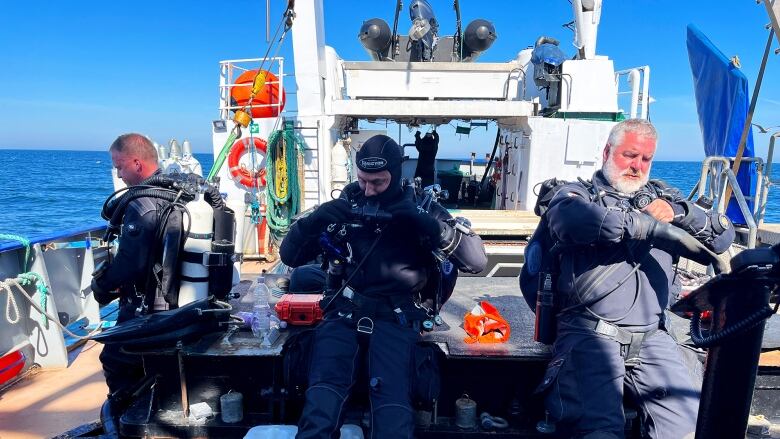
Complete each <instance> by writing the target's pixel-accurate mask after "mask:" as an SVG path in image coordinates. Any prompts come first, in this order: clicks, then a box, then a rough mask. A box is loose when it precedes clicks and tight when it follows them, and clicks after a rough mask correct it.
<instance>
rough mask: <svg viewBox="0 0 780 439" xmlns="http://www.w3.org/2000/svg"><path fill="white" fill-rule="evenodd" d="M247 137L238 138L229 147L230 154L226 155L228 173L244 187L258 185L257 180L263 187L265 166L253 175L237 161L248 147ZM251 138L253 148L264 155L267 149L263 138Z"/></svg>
mask: <svg viewBox="0 0 780 439" xmlns="http://www.w3.org/2000/svg"><path fill="white" fill-rule="evenodd" d="M249 139H250V138H249V137H244V138H243V139H238V140H236V142H235V143H233V146H231V147H230V154H229V155H228V170H229V171H230V175H232V176H233V178H236V179H238V181H240V182H241V184H243V185H244V186H246V187H258V184H257V183H258V181H259V182H260V186H259V187H264V186H265V168H263V169H261V170H260V172H258V173H257V177H253V176H252V174H251V173H250V172H249V170H248V169H247V168H246V166H241V164H240V163H239V159H241V156H242V155H244V153H245V152H246V151H247V150H248V149H249V148H248V146H249ZM251 139H252V140H253V142H254V145H255V149H257V150H258V151H260V152H261V153H262V154H263V155H265V154H266V151H267V145H266V142H265V140H263V139H261V138H259V137H252V138H251Z"/></svg>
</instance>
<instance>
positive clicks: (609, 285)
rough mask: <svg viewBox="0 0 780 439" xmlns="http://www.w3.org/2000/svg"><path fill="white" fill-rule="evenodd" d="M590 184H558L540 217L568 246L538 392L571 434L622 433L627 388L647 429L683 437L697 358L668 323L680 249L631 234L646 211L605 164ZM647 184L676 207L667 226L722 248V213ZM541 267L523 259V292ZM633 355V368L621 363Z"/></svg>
mask: <svg viewBox="0 0 780 439" xmlns="http://www.w3.org/2000/svg"><path fill="white" fill-rule="evenodd" d="M593 183H595V185H594V186H593V187H586V185H584V184H582V183H570V184H567V185H565V186H563V187H562V188H561V189H560V190H559V191H558V192H557V194H556V195H555V196H554V197H553V198H552V200H551V202H550V205H549V211H547V213H546V214H545V218H543V222H545V221H546V224H545V226H547V227H548V228H547V229H543V228H541V227H540V230H539V232H540V233H549V234H550V236H551V238H552V239H553V240H554V241H557V242H559V243H561V244H563V245H566V246H568V248H567V249H566V250H565V251H563V253H562V254H561V256H560V267H559V270H560V271H559V277H558V282H557V292H556V298H557V299H556V300H560V301H561V303H560V307H559V310H561V311H560V313H559V314H558V328H557V329H558V336H557V339H556V340H555V343H554V345H553V359H552V361H551V362H550V364H549V366H548V369H547V373H546V375H545V378H544V380H543V382H542V384H541V386H540V391H545V392H546V406H547V410H548V411H549V412H550V415H551V417H552V419H553V420H555V421H556V422H557V423H558V424H559V426H560V428H561V429H562V430H564V432H565V433H566V434H570V435H571V436H573V437H585V438H622V437H623V435H624V433H623V429H624V424H625V417H624V413H623V406H622V404H623V391H624V388H625V389H626V390H628V392H629V394H630V395H631V397H633V399H634V400H635V401H636V403H637V405H638V406H639V408H640V410H641V411H642V416H643V419H644V421H645V424H646V425H647V427H648V431H649V434H650V436H651V437H653V438H680V437H683V436H685V435H686V434H688V433H691V432H693V431H694V430H695V429H696V415H697V412H698V405H699V395H700V392H701V368H700V366H701V365H700V364H697V363H696V362H695V361H690V360H691V357H690V356H689V355H687V353H688V352H686V348H684V347H682V346H678V345H677V343H676V342H675V341H674V340H673V339H672V337H671V336H670V335H669V334H668V333H667V332H666V330H665V327H664V310H666V308H667V307H668V305H669V302H670V299H674V298H675V297H676V296H677V295H678V294H679V292H680V284H679V282H678V279H677V276H676V273H675V267H674V257H675V256H676V255H672V254H669V253H667V252H666V251H664V250H661V249H659V248H653V247H652V246H651V243H650V242H648V241H644V240H639V239H636V237H637V236H640V235H641V232H640V230H639V228H641V218H639V216H641V215H646V214H645V213H643V212H641V211H639V210H637V209H636V208H633V207H631V205H630V202H629V199H628V197H627V196H625V195H622V194H620V193H618V192H617V191H616V190H615V189H614V188H612V187H611V186H610V185H609V183H608V182H607V180H606V178H605V177H604V175H603V174H602V173H601V171H598V172H597V173H596V174H595V175H594V176H593ZM643 190H645V191H647V192H652V193H656V194H658V195H661V196H662V197H663V198H664V199H665V200H667V202H668V203H669V204H670V205H671V207H672V209H673V210H674V213H675V217H674V220H673V221H672V224H673V225H675V226H677V227H679V228H682V229H683V230H685V231H686V232H688V233H689V234H690V235H691V236H693V237H695V238H696V239H697V240H699V241H700V242H702V243H703V244H705V245H706V246H707V247H708V248H709V249H711V250H713V251H714V252H716V253H722V252H724V251H725V250H727V249H728V247H729V245H730V244H731V242H732V241H733V239H734V233H735V232H734V228H733V226H732V225H731V223H730V222H729V221H728V219H726V218H725V217H723V216H721V215H718V214H716V213H713V212H710V211H705V210H703V209H701V208H699V207H698V206H696V205H694V204H693V203H691V202H689V201H687V200H685V199H684V198H683V197H682V196H681V194H680V192H679V191H677V190H676V189H673V188H669V187H666V186H664V185H662V184H660V183H655V182H650V183H648V184H647V185H646V186H645V187H644V188H643ZM534 241H535V239H532V240H531V242H530V243H529V249H530V252H529V251H528V250H527V251H526V254H529V253H530V254H531V255H532V256H531V259H536V258H538V256H533V255H534V254H537V255H538V254H539V252H537V249H531V247H534V246H535V245H536V244H535V243H534ZM529 262H530V263H529ZM539 266H540V264H539V261H538V260H527V261H526V264H525V265H524V268H523V272H522V274H521V287H522V288H523V294H524V295H528V296H531V297H534V296H535V295H536V285H533V282H529V279H530V278H531V277H532V275H534V274H536V273H534V272H533V270H535V269H538V268H539ZM637 267H638V268H637ZM632 334H633V335H632ZM632 337H633V338H634V339H635V340H634V344H633V345H632V344H631V343H629V342H630V341H631V339H632ZM630 346H631V347H635V348H639V350H638V353H637V352H636V351H632V350H631V348H630ZM629 357H630V358H631V361H630V362H629V364H630V365H632V366H633V367H629V368H626V366H625V362H624V359H626V358H629Z"/></svg>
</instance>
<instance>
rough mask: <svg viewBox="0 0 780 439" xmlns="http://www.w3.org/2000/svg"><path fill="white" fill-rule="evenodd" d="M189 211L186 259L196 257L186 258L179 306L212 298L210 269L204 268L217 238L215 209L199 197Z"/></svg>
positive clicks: (181, 272) (181, 273) (186, 216)
mask: <svg viewBox="0 0 780 439" xmlns="http://www.w3.org/2000/svg"><path fill="white" fill-rule="evenodd" d="M185 207H186V209H187V211H188V212H189V215H184V217H183V218H182V219H183V221H184V230H189V233H188V234H187V239H186V241H184V247H183V248H182V250H183V251H184V253H185V255H195V257H194V258H192V259H190V258H185V259H184V260H183V261H182V264H181V270H180V276H179V277H180V279H181V281H180V283H179V298H178V303H177V305H178V306H182V305H186V304H188V303H191V302H194V301H196V300H200V299H205V298H206V297H208V295H209V269H208V266H206V265H204V264H203V254H204V253H206V252H209V251H211V240H212V238H213V237H214V226H213V223H214V213H213V208H212V207H211V206H209V204H208V203H206V201H204V200H203V195H202V194H198V195H197V196H196V197H195V199H194V200H192V201H190V202H189V203H187V204H186V205H185ZM198 255H200V256H199V257H198ZM198 259H200V260H199V261H198Z"/></svg>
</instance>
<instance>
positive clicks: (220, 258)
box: [181, 250, 233, 267]
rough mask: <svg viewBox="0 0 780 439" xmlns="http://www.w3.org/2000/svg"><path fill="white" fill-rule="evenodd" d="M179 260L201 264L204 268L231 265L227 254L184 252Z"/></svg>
mask: <svg viewBox="0 0 780 439" xmlns="http://www.w3.org/2000/svg"><path fill="white" fill-rule="evenodd" d="M182 253H183V254H182V256H181V260H182V261H183V262H189V263H192V264H201V265H203V266H205V267H224V266H226V265H230V264H232V263H233V258H232V257H231V255H230V254H229V253H214V252H209V251H206V252H191V251H187V250H184V251H183V252H182Z"/></svg>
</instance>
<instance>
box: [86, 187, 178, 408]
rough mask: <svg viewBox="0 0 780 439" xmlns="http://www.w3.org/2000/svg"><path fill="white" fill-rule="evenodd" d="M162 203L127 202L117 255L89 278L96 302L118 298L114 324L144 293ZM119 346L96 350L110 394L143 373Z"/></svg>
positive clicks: (151, 200) (137, 358) (127, 315)
mask: <svg viewBox="0 0 780 439" xmlns="http://www.w3.org/2000/svg"><path fill="white" fill-rule="evenodd" d="M164 203H167V202H166V201H162V200H159V199H155V198H149V197H143V198H137V199H135V200H133V201H131V202H130V203H129V204H128V206H127V210H126V211H125V214H124V217H123V219H122V230H121V232H120V235H119V247H118V250H117V254H116V256H115V257H114V258H113V260H112V261H111V264H110V265H109V266H108V267H107V268H106V270H105V271H103V272H102V273H100V274H98V275H97V276H96V277H95V278H93V279H92V292H93V293H94V294H95V299H97V301H98V302H99V303H101V304H107V303H109V302H111V301H112V300H114V299H116V298H117V297H118V298H119V315H118V317H117V320H116V322H117V325H121V324H122V323H124V322H126V321H128V320H131V319H133V318H135V311H136V309H137V308H138V307H139V306H140V305H141V301H142V299H141V297H140V296H142V295H144V294H145V292H146V288H147V279H148V276H149V274H150V273H151V270H150V264H153V263H154V258H153V255H151V254H150V253H151V251H152V249H153V248H154V247H155V246H154V244H155V239H156V238H155V232H156V230H157V227H158V224H159V222H160V218H159V216H160V211H161V206H162V205H163V204H164ZM155 286H156V284H152V287H155ZM117 290H118V291H117ZM121 347H122V346H121V345H120V344H106V345H104V346H103V351H102V352H101V353H100V361H101V362H102V363H103V374H104V375H105V377H106V384H107V385H108V389H109V391H110V393H114V392H116V391H117V390H120V389H122V388H123V387H127V386H129V385H132V384H135V383H136V382H138V381H139V380H140V379H141V378H143V375H144V371H143V365H142V363H141V357H140V356H137V355H130V354H127V353H124V352H122V351H121Z"/></svg>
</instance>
